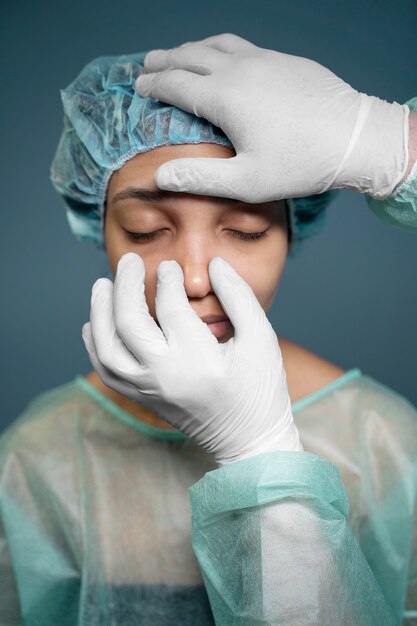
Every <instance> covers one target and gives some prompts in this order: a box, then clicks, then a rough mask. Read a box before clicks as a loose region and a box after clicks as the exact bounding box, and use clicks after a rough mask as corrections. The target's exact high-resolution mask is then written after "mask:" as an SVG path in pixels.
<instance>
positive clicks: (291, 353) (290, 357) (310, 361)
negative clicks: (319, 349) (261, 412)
mask: <svg viewBox="0 0 417 626" xmlns="http://www.w3.org/2000/svg"><path fill="white" fill-rule="evenodd" d="M278 341H279V346H280V348H281V353H282V360H283V363H284V368H285V373H286V376H287V383H288V392H289V394H290V398H291V401H292V402H297V400H301V399H302V398H305V397H306V396H309V395H311V394H313V393H316V392H317V391H320V390H321V389H323V387H326V386H327V385H329V384H330V383H332V382H334V381H335V380H337V379H338V378H340V377H341V376H343V375H344V374H345V373H346V370H345V369H343V368H342V367H340V366H339V365H336V364H335V363H332V362H331V361H327V360H326V359H324V358H323V357H321V356H319V355H317V354H315V353H314V352H311V351H310V350H307V348H303V347H302V346H300V345H298V344H296V343H294V342H292V341H289V340H288V339H285V337H282V336H279V337H278Z"/></svg>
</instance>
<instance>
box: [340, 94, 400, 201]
mask: <svg viewBox="0 0 417 626" xmlns="http://www.w3.org/2000/svg"><path fill="white" fill-rule="evenodd" d="M362 95H365V94H362ZM363 105H364V110H367V117H366V120H365V121H364V122H363V125H362V129H361V132H360V137H359V140H358V141H357V142H356V145H355V147H354V149H353V150H352V151H351V153H350V155H349V159H348V161H347V163H346V164H345V167H344V171H343V173H342V176H341V177H342V181H343V182H342V184H339V185H336V186H335V187H339V188H344V189H350V190H352V191H359V192H360V193H367V194H369V195H370V196H372V197H373V198H375V199H377V200H384V199H385V198H387V197H389V196H390V195H391V194H392V193H393V192H394V190H395V189H396V188H397V187H398V186H399V185H400V184H401V182H402V181H403V180H404V177H405V174H406V171H407V169H408V165H409V154H408V143H409V113H410V111H409V107H408V106H407V105H402V104H399V103H398V102H387V101H386V100H381V99H380V98H377V97H376V96H367V98H366V99H365V100H364V103H363Z"/></svg>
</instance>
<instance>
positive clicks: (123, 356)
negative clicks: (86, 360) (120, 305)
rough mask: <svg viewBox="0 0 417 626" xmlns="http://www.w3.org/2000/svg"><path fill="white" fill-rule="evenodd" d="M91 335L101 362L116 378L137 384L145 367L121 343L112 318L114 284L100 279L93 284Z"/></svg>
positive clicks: (105, 279)
mask: <svg viewBox="0 0 417 626" xmlns="http://www.w3.org/2000/svg"><path fill="white" fill-rule="evenodd" d="M90 324H91V333H92V337H93V342H94V348H95V352H96V354H97V358H98V360H99V362H100V363H101V364H102V365H103V366H104V367H105V368H106V369H107V370H109V371H110V372H111V373H112V374H113V375H114V376H116V377H122V378H123V379H125V380H127V381H128V382H131V383H134V382H135V381H137V380H138V379H139V377H140V375H141V372H142V367H141V363H140V362H138V360H137V358H135V356H133V355H132V354H131V352H130V351H129V350H128V348H127V347H126V346H125V345H124V343H123V341H122V340H121V338H120V336H119V334H118V332H117V329H116V326H115V322H114V317H113V283H112V282H111V280H109V279H107V278H100V279H99V280H97V281H96V282H95V283H94V285H93V291H92V295H91V308H90Z"/></svg>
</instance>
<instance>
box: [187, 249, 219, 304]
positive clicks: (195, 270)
mask: <svg viewBox="0 0 417 626" xmlns="http://www.w3.org/2000/svg"><path fill="white" fill-rule="evenodd" d="M209 262H210V259H207V261H205V262H204V263H202V262H192V261H190V260H187V261H186V262H185V263H182V271H183V274H184V289H185V292H186V294H187V296H188V298H189V299H193V298H204V297H206V296H208V295H210V294H213V293H214V292H213V289H212V286H211V283H210V275H209V271H208V264H209Z"/></svg>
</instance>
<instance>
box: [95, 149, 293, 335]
mask: <svg viewBox="0 0 417 626" xmlns="http://www.w3.org/2000/svg"><path fill="white" fill-rule="evenodd" d="M234 155H235V152H234V151H233V150H232V149H230V148H226V147H224V146H218V145H216V144H195V145H188V144H187V145H178V146H163V147H160V148H155V149H154V150H151V151H149V152H145V153H143V154H138V155H137V156H135V157H133V158H132V159H130V160H129V161H127V162H126V163H125V165H124V166H123V167H122V168H121V169H119V170H117V171H116V172H114V173H113V175H112V176H111V178H110V182H109V186H108V190H107V205H106V216H105V225H104V237H105V246H106V251H107V255H108V259H109V264H110V267H111V270H112V272H113V275H114V276H115V275H116V270H117V264H118V262H119V259H120V258H121V257H122V256H123V255H124V254H126V253H127V252H136V253H137V254H139V255H140V256H141V257H142V259H143V262H144V264H145V296H146V301H147V304H148V308H149V312H150V314H151V315H152V317H153V318H154V320H155V321H156V323H158V320H157V318H156V313H155V295H156V284H157V269H158V266H159V264H160V262H161V261H164V260H171V259H174V260H175V261H177V262H178V263H179V265H180V266H181V268H182V270H183V273H184V288H185V291H186V294H187V297H188V300H189V302H190V305H191V307H192V308H193V309H194V310H195V312H196V313H197V314H198V315H199V317H203V316H206V315H210V314H212V315H222V316H224V317H227V316H226V315H225V312H224V310H223V308H222V306H221V304H220V301H219V300H218V298H217V297H216V294H215V292H214V291H213V289H212V287H211V284H210V276H209V273H208V264H209V262H210V260H211V259H212V258H213V257H215V256H220V257H222V258H223V259H225V260H226V261H227V262H228V263H229V264H230V265H232V267H233V268H234V269H235V270H236V271H237V272H238V273H239V274H240V275H241V276H242V277H243V279H244V280H245V281H246V282H247V283H248V284H249V285H250V286H251V288H252V290H253V292H254V294H255V296H256V298H257V299H258V301H259V303H260V305H261V306H262V308H263V309H264V310H265V311H267V310H268V309H269V308H270V306H271V304H272V302H273V300H274V297H275V294H276V291H277V288H278V284H279V280H280V278H281V275H282V272H283V270H284V265H285V260H286V256H287V252H288V242H287V221H286V213H285V200H281V201H280V202H267V203H263V204H247V203H244V202H240V201H236V200H229V199H227V198H216V197H211V196H197V195H191V194H187V193H177V192H167V191H161V190H158V188H157V187H156V184H155V182H154V174H155V171H156V170H157V168H158V167H159V166H160V165H162V163H165V161H169V160H171V159H176V158H182V157H209V158H210V157H211V158H230V157H232V156H234ZM140 233H153V234H152V235H150V236H147V237H146V238H144V237H143V236H141V235H140ZM252 233H263V234H262V235H261V236H259V235H256V238H252V239H251V238H249V237H248V234H252ZM158 325H159V324H158ZM209 328H210V330H211V331H212V332H213V334H215V335H216V337H217V339H218V341H219V342H220V343H224V342H225V341H228V339H230V337H232V336H233V335H234V328H233V326H232V325H231V324H230V322H229V323H225V324H223V325H217V326H214V325H210V326H209Z"/></svg>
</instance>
